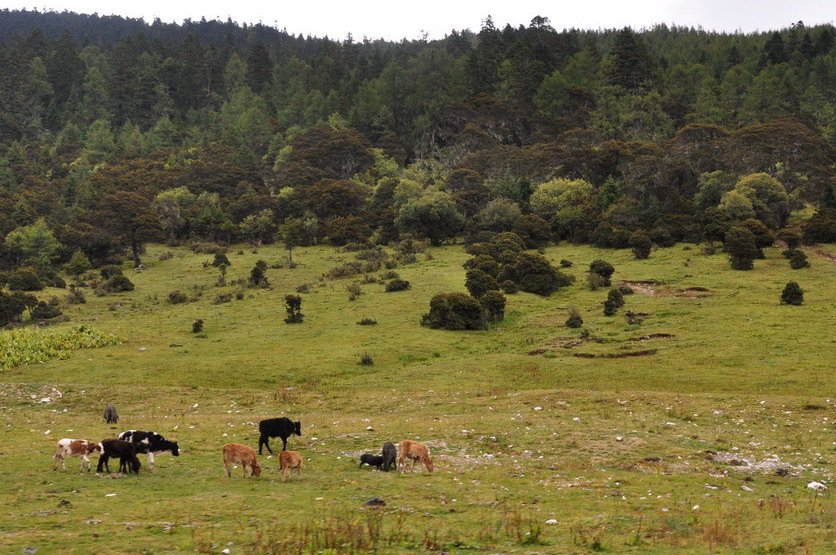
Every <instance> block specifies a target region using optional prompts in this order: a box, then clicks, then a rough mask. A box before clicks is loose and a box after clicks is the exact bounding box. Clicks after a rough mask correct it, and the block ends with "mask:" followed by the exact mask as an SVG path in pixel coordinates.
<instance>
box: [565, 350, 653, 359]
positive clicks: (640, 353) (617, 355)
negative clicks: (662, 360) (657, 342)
mask: <svg viewBox="0 0 836 555" xmlns="http://www.w3.org/2000/svg"><path fill="white" fill-rule="evenodd" d="M658 352H659V350H658V349H646V350H644V351H629V352H626V353H572V356H574V357H578V358H628V357H644V356H649V355H655V354H656V353H658Z"/></svg>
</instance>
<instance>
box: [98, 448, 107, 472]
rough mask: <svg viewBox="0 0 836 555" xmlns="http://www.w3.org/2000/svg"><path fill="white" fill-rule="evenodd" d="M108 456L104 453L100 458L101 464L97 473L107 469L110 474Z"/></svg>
mask: <svg viewBox="0 0 836 555" xmlns="http://www.w3.org/2000/svg"><path fill="white" fill-rule="evenodd" d="M107 459H108V456H107V454H106V453H102V456H101V457H99V464H98V466H96V472H101V471H102V468H105V467H107V472H108V474H110V465H109V464H107Z"/></svg>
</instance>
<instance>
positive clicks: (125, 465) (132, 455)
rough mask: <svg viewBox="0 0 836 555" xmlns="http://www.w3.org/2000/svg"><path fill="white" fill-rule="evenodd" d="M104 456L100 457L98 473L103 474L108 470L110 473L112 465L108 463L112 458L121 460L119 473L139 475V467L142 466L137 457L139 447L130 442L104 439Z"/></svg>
mask: <svg viewBox="0 0 836 555" xmlns="http://www.w3.org/2000/svg"><path fill="white" fill-rule="evenodd" d="M101 445H102V456H101V457H99V464H98V466H97V467H96V472H101V471H102V469H103V468H104V469H107V471H108V473H110V464H108V461H109V460H110V459H111V458H114V459H115V458H117V457H118V458H119V472H123V473H125V474H128V473H129V472H135V473H137V474H139V467H140V466H142V464H141V463H140V462H139V459H138V458H137V456H136V453H137V446H136V444H135V443H131V442H130V441H122V440H121V439H103V440H102V443H101Z"/></svg>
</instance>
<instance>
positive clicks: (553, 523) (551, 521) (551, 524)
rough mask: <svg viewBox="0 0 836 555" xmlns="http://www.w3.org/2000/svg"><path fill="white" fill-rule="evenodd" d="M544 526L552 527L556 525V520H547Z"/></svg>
mask: <svg viewBox="0 0 836 555" xmlns="http://www.w3.org/2000/svg"><path fill="white" fill-rule="evenodd" d="M546 524H548V525H549V526H553V525H555V524H557V519H554V518H550V519H549V520H547V521H546Z"/></svg>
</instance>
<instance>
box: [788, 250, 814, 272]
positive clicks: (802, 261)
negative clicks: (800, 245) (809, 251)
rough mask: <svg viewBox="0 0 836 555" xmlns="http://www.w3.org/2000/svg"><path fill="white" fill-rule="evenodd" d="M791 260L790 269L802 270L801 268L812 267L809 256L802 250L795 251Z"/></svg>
mask: <svg viewBox="0 0 836 555" xmlns="http://www.w3.org/2000/svg"><path fill="white" fill-rule="evenodd" d="M789 258H790V268H792V269H793V270H800V269H801V268H808V267H809V266H810V262H809V261H808V260H807V255H806V254H804V251H803V250H801V249H793V250H792V252H791V253H790V257H789Z"/></svg>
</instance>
